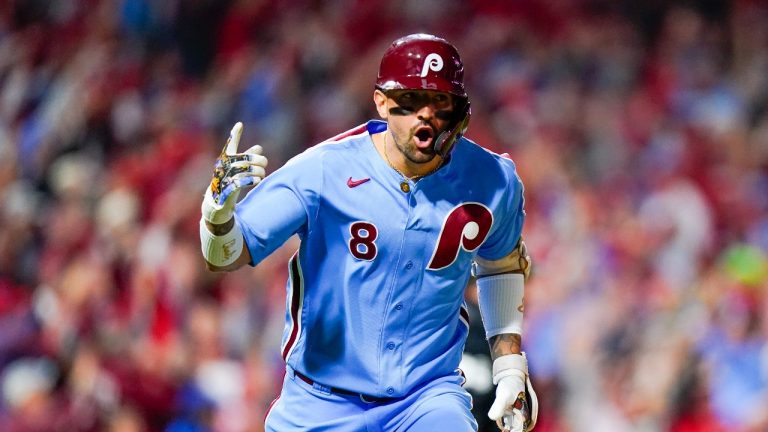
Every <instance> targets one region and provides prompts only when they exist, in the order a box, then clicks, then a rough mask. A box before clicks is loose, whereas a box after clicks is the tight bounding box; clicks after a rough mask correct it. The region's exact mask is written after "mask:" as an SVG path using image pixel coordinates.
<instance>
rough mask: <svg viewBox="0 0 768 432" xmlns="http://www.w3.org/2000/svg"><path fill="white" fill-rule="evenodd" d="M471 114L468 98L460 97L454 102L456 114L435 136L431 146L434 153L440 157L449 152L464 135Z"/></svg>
mask: <svg viewBox="0 0 768 432" xmlns="http://www.w3.org/2000/svg"><path fill="white" fill-rule="evenodd" d="M471 114H472V110H471V109H470V106H469V99H466V98H465V99H462V100H461V102H458V103H457V104H456V114H455V115H454V117H453V120H451V123H450V124H449V125H448V127H447V128H445V130H444V131H442V132H440V134H439V135H438V136H437V137H436V138H435V144H434V146H433V148H434V149H435V153H437V154H439V155H440V156H441V157H445V156H447V155H448V153H450V152H451V150H452V149H453V146H454V145H455V144H456V141H458V140H459V138H461V136H462V135H464V132H466V130H467V127H468V126H469V117H470V115H471Z"/></svg>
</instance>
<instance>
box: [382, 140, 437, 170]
mask: <svg viewBox="0 0 768 432" xmlns="http://www.w3.org/2000/svg"><path fill="white" fill-rule="evenodd" d="M414 136H415V135H414V133H413V132H409V133H408V138H407V139H406V140H405V142H404V143H401V142H400V140H398V138H397V136H395V135H394V134H393V135H392V138H393V141H394V142H395V147H397V149H398V150H399V151H400V153H401V154H402V155H403V156H405V158H406V159H408V161H409V162H411V163H413V164H418V165H421V164H426V163H430V162H432V160H434V159H435V156H437V152H435V147H434V145H433V144H434V143H431V144H432V145H430V146H429V147H426V148H419V147H418V146H416V144H414V142H413V141H414ZM433 140H434V138H433Z"/></svg>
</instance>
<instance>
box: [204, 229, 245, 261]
mask: <svg viewBox="0 0 768 432" xmlns="http://www.w3.org/2000/svg"><path fill="white" fill-rule="evenodd" d="M243 243H244V240H243V232H242V231H240V227H239V226H237V224H234V225H233V226H232V229H231V230H229V232H228V233H226V234H224V235H221V236H217V235H214V234H213V233H212V232H210V231H209V230H208V227H207V226H206V225H205V219H204V218H200V247H201V249H202V251H203V257H205V260H206V261H208V262H209V263H211V264H213V265H215V266H217V267H225V266H228V265H229V264H232V263H233V262H235V261H236V260H237V258H239V257H240V254H241V253H242V251H243Z"/></svg>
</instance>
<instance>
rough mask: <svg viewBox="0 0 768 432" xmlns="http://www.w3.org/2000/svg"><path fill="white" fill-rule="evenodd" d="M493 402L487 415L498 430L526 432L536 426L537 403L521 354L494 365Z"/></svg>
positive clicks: (524, 360) (503, 358)
mask: <svg viewBox="0 0 768 432" xmlns="http://www.w3.org/2000/svg"><path fill="white" fill-rule="evenodd" d="M493 383H494V384H496V399H495V400H494V401H493V405H491V409H490V410H489V411H488V417H490V419H491V420H495V421H496V424H497V425H498V426H499V429H501V430H503V431H510V432H528V431H531V430H533V427H534V426H536V418H537V417H538V415H539V400H538V399H537V398H536V392H534V391H533V386H532V385H531V380H530V378H528V362H527V360H526V358H525V353H523V354H510V355H505V356H501V357H499V358H497V359H496V360H494V361H493Z"/></svg>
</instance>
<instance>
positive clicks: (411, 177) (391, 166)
mask: <svg viewBox="0 0 768 432" xmlns="http://www.w3.org/2000/svg"><path fill="white" fill-rule="evenodd" d="M388 137H389V133H388V132H387V131H384V158H385V159H386V160H387V165H389V167H390V168H392V169H393V170H395V171H397V173H398V174H400V175H401V176H402V177H403V178H405V179H407V180H410V181H416V180H418V179H420V178H422V177H426V176H428V175H430V174H433V173H434V172H435V171H437V169H438V168H440V166H441V165H442V164H443V162H442V161H440V162H438V164H437V165H435V167H434V168H432V170H431V171H429V172H428V173H426V174H416V175H412V176H407V175H405V174H403V172H402V171H400V170H399V169H397V167H395V165H394V164H393V163H392V161H390V160H389V152H387V138H388Z"/></svg>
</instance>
